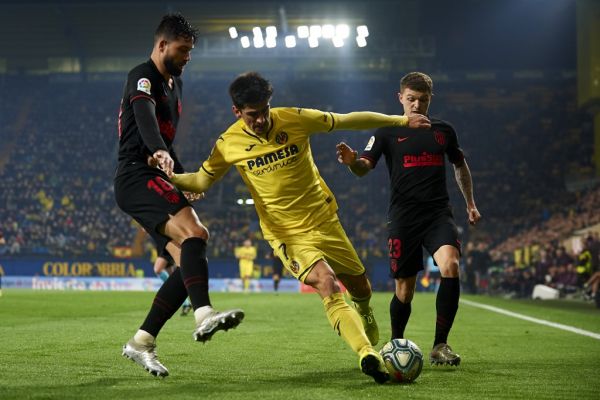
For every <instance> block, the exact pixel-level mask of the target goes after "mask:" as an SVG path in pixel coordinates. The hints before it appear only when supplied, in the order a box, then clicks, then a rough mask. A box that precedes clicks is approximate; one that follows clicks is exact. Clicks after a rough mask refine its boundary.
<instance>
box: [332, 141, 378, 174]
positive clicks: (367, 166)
mask: <svg viewBox="0 0 600 400" xmlns="http://www.w3.org/2000/svg"><path fill="white" fill-rule="evenodd" d="M336 149H337V152H336V154H337V160H338V162H339V163H340V164H344V165H347V166H348V168H349V169H350V171H352V173H353V174H354V175H356V176H365V175H366V174H368V173H369V171H371V170H372V169H373V165H372V164H371V162H370V161H369V160H367V159H365V158H357V157H358V152H357V151H356V150H352V148H351V147H350V146H348V145H347V144H346V143H344V142H341V143H338V145H337V146H336Z"/></svg>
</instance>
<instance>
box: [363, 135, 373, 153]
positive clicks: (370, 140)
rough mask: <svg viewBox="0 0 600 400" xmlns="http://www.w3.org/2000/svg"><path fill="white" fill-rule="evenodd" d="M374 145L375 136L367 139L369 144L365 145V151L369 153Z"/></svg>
mask: <svg viewBox="0 0 600 400" xmlns="http://www.w3.org/2000/svg"><path fill="white" fill-rule="evenodd" d="M374 144H375V136H371V138H370V139H369V143H367V147H365V151H369V150H371V149H372V148H373V145H374Z"/></svg>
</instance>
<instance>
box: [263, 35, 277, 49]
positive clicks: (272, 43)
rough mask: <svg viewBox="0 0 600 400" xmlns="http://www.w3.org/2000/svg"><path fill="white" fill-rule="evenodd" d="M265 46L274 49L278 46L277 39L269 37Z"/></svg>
mask: <svg viewBox="0 0 600 400" xmlns="http://www.w3.org/2000/svg"><path fill="white" fill-rule="evenodd" d="M265 44H266V45H267V48H268V49H272V48H273V47H276V46H277V39H276V38H275V36H267V38H266V39H265Z"/></svg>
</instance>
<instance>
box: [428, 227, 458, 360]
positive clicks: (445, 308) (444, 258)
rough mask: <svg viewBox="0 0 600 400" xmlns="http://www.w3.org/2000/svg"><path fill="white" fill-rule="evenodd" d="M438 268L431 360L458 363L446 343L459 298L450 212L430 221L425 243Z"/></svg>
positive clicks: (453, 234) (455, 243)
mask: <svg viewBox="0 0 600 400" xmlns="http://www.w3.org/2000/svg"><path fill="white" fill-rule="evenodd" d="M424 245H425V247H426V248H427V250H428V251H429V252H430V253H432V255H433V259H434V260H435V262H436V264H437V265H438V266H439V268H440V274H441V279H440V287H439V289H438V293H437V297H436V314H437V316H436V323H435V339H434V343H433V350H432V351H431V353H430V355H429V358H430V361H431V362H432V363H433V364H438V365H439V364H450V365H458V364H460V361H461V358H460V356H459V355H458V354H456V353H455V352H454V351H453V350H452V348H451V347H450V346H449V345H448V335H449V333H450V330H451V329H452V325H453V324H454V318H455V317H456V313H457V311H458V301H459V298H460V281H459V258H460V242H459V241H458V231H457V229H456V225H455V224H454V221H453V220H452V218H451V216H442V217H440V218H439V219H437V220H436V221H434V222H433V223H432V227H431V229H430V233H429V234H428V235H427V238H426V240H425V243H424Z"/></svg>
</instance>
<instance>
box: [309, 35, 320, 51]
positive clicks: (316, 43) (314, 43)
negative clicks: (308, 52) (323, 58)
mask: <svg viewBox="0 0 600 400" xmlns="http://www.w3.org/2000/svg"><path fill="white" fill-rule="evenodd" d="M308 47H310V48H311V49H314V48H315V47H319V39H318V38H316V37H314V36H309V37H308Z"/></svg>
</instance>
